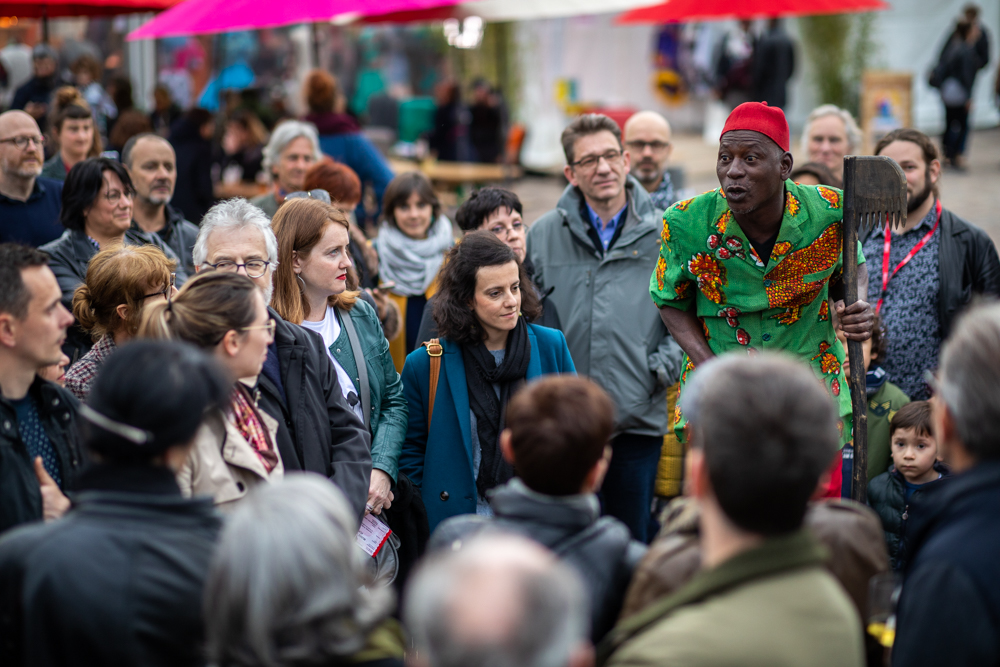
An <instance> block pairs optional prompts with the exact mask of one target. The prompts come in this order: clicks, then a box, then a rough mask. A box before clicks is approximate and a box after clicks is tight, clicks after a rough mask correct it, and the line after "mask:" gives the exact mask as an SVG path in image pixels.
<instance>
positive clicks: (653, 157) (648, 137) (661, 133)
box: [625, 111, 671, 192]
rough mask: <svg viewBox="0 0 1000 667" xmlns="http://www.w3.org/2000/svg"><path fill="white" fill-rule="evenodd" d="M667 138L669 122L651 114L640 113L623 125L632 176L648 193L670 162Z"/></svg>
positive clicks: (657, 184) (649, 112)
mask: <svg viewBox="0 0 1000 667" xmlns="http://www.w3.org/2000/svg"><path fill="white" fill-rule="evenodd" d="M670 136H671V132H670V123H668V122H667V119H666V118H664V117H663V116H661V115H660V114H658V113H656V112H655V111H640V112H639V113H637V114H634V115H633V116H632V117H631V118H629V119H628V121H626V123H625V147H626V148H627V149H628V151H629V155H630V156H631V158H632V175H633V176H635V177H636V179H638V181H639V182H640V183H642V185H643V187H644V188H646V190H648V191H650V192H652V191H653V190H655V189H656V188H657V187H659V185H660V181H661V180H662V178H663V172H664V171H666V169H667V163H668V162H669V161H670V151H671V146H670Z"/></svg>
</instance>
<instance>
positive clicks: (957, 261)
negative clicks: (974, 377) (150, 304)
mask: <svg viewBox="0 0 1000 667" xmlns="http://www.w3.org/2000/svg"><path fill="white" fill-rule="evenodd" d="M871 233H872V232H871V231H869V232H868V233H866V234H862V235H861V236H862V237H863V238H861V242H862V243H864V242H865V240H866V239H867V238H868V236H869V235H871ZM938 275H939V277H940V281H941V283H940V284H941V288H940V290H941V291H940V293H939V298H938V318H939V319H940V321H941V338H942V340H943V339H945V338H947V337H948V334H949V333H950V332H951V327H952V325H953V324H954V323H955V318H956V317H957V316H958V315H960V314H961V312H962V310H963V309H964V308H965V306H967V305H969V303H970V302H971V301H972V298H973V297H974V296H976V295H985V296H993V297H1000V257H998V256H997V249H996V246H994V245H993V241H992V240H991V239H990V237H989V236H987V235H986V232H984V231H983V230H981V229H980V228H979V227H976V226H975V225H973V224H971V223H969V222H966V221H965V220H962V219H961V218H960V217H958V216H957V215H955V214H954V213H952V212H951V211H949V210H947V209H944V210H943V211H942V212H941V241H940V244H939V248H938Z"/></svg>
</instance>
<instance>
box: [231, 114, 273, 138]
mask: <svg viewBox="0 0 1000 667" xmlns="http://www.w3.org/2000/svg"><path fill="white" fill-rule="evenodd" d="M226 122H227V123H233V124H234V125H238V126H239V127H240V128H242V129H243V131H244V132H246V133H247V136H248V137H249V138H250V142H251V145H253V146H263V145H264V144H265V143H267V137H268V134H267V128H266V127H265V126H264V123H263V122H261V120H260V117H259V116H258V115H257V114H255V113H254V112H253V111H251V110H250V109H237V110H236V111H234V112H233V113H231V114H230V115H229V118H227V119H226Z"/></svg>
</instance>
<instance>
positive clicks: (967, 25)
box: [955, 19, 972, 39]
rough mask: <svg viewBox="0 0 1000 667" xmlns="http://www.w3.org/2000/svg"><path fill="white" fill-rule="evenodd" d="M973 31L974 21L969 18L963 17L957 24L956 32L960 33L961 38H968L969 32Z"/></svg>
mask: <svg viewBox="0 0 1000 667" xmlns="http://www.w3.org/2000/svg"><path fill="white" fill-rule="evenodd" d="M970 32H972V22H971V21H969V20H967V19H962V20H961V21H959V22H958V23H956V24H955V34H956V35H958V37H959V38H960V39H968V37H969V33H970Z"/></svg>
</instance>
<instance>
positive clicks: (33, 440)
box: [11, 396, 62, 488]
mask: <svg viewBox="0 0 1000 667" xmlns="http://www.w3.org/2000/svg"><path fill="white" fill-rule="evenodd" d="M11 403H12V404H13V405H14V409H15V410H17V429H18V432H19V433H20V434H21V440H22V441H23V442H24V446H25V448H27V450H28V456H30V457H31V460H32V461H34V460H35V457H36V456H41V457H42V463H43V464H44V465H45V470H46V471H47V472H48V473H49V475H51V476H52V479H53V480H55V483H56V484H58V485H59V487H60V488H62V468H61V466H60V465H59V457H58V455H57V454H56V449H55V447H53V446H52V441H51V440H49V436H47V435H46V434H45V429H44V428H43V427H42V420H41V419H40V418H39V416H38V406H36V405H35V399H33V398H31V396H25V397H24V398H22V399H21V400H19V401H11Z"/></svg>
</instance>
